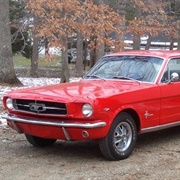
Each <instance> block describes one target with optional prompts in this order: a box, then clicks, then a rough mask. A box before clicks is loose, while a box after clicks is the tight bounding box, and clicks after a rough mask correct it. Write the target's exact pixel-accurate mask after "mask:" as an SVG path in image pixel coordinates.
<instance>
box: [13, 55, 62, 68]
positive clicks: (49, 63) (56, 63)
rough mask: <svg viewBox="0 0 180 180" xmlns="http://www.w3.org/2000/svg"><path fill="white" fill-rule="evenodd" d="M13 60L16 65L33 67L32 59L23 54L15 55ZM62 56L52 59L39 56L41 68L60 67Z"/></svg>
mask: <svg viewBox="0 0 180 180" xmlns="http://www.w3.org/2000/svg"><path fill="white" fill-rule="evenodd" d="M13 62H14V66H15V67H25V68H30V67H31V60H30V59H27V58H25V57H23V56H22V55H15V56H13ZM60 62H61V58H60V57H58V56H56V57H53V58H52V59H51V60H50V59H45V57H43V56H41V57H39V68H59V67H60Z"/></svg>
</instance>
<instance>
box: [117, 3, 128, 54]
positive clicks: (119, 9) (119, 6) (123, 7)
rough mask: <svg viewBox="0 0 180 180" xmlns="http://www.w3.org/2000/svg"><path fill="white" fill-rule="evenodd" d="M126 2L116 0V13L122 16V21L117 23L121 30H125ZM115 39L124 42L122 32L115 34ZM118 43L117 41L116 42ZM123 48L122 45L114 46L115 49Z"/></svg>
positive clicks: (121, 49) (120, 49)
mask: <svg viewBox="0 0 180 180" xmlns="http://www.w3.org/2000/svg"><path fill="white" fill-rule="evenodd" d="M126 3H127V0H117V6H116V7H117V13H118V14H119V15H120V16H121V17H122V19H123V21H122V24H119V25H118V28H119V29H121V30H122V31H124V32H125V29H126V25H125V21H126V20H125V15H126ZM115 39H116V40H117V41H120V42H122V43H123V42H124V34H123V35H119V34H115ZM118 44H119V43H118ZM123 50H124V47H123V46H119V47H118V46H117V47H116V48H115V51H123Z"/></svg>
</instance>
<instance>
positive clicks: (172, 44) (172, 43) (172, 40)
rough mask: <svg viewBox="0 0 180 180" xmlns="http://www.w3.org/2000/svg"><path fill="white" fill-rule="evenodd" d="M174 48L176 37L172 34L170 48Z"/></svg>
mask: <svg viewBox="0 0 180 180" xmlns="http://www.w3.org/2000/svg"><path fill="white" fill-rule="evenodd" d="M173 48H174V38H173V36H171V39H170V45H169V50H173Z"/></svg>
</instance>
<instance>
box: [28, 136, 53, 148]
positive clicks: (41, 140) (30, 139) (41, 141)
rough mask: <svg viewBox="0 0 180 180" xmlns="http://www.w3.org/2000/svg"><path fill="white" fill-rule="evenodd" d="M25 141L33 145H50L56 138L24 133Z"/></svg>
mask: <svg viewBox="0 0 180 180" xmlns="http://www.w3.org/2000/svg"><path fill="white" fill-rule="evenodd" d="M25 136H26V139H27V141H28V142H29V143H30V144H32V145H33V146H35V147H45V146H51V145H53V144H54V143H55V142H56V139H45V138H40V137H37V136H32V135H28V134H25Z"/></svg>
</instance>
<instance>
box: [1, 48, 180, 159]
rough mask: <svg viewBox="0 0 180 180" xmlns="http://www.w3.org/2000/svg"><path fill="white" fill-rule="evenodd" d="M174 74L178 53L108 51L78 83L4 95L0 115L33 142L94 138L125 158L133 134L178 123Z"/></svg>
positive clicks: (108, 152)
mask: <svg viewBox="0 0 180 180" xmlns="http://www.w3.org/2000/svg"><path fill="white" fill-rule="evenodd" d="M179 73H180V51H131V52H120V53H114V54H109V55H106V56H104V57H102V58H101V59H100V60H99V61H98V62H97V64H96V65H95V66H94V67H93V68H92V69H91V70H90V71H89V72H88V73H87V74H86V75H85V76H84V78H83V79H82V80H81V81H79V82H72V83H64V84H56V85H48V86H43V87H33V88H27V89H21V90H16V91H12V92H10V93H8V94H7V95H5V96H4V98H3V104H4V107H5V109H6V111H7V114H4V115H3V118H5V119H7V122H8V125H9V126H10V127H11V128H13V129H15V130H16V131H17V132H19V133H24V134H25V136H26V138H27V140H28V141H29V142H30V143H31V144H32V145H34V146H48V145H51V144H53V143H54V142H55V141H56V140H57V139H61V140H67V141H71V140H76V141H79V140H92V139H93V140H99V147H100V150H101V152H102V154H103V155H104V156H105V158H106V159H109V160H120V159H125V158H127V157H128V156H129V155H130V154H131V153H132V151H133V149H134V147H135V145H136V140H137V135H138V134H140V133H146V132H151V131H157V130H161V129H164V128H169V127H173V126H178V125H180V81H179Z"/></svg>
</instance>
